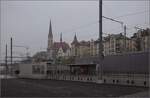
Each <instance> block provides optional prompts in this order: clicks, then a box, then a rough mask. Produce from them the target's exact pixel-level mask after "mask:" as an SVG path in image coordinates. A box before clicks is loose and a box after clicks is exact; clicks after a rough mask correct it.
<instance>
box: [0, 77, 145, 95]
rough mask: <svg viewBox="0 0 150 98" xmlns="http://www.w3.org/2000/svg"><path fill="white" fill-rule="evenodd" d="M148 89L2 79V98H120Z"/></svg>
mask: <svg viewBox="0 0 150 98" xmlns="http://www.w3.org/2000/svg"><path fill="white" fill-rule="evenodd" d="M144 91H148V88H144V87H133V86H121V85H108V84H96V83H86V82H73V81H58V80H35V79H7V80H6V79H1V97H119V96H125V95H130V94H135V93H138V92H144Z"/></svg>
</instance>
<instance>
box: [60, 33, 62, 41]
mask: <svg viewBox="0 0 150 98" xmlns="http://www.w3.org/2000/svg"><path fill="white" fill-rule="evenodd" d="M60 42H62V33H60Z"/></svg>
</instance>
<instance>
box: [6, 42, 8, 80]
mask: <svg viewBox="0 0 150 98" xmlns="http://www.w3.org/2000/svg"><path fill="white" fill-rule="evenodd" d="M5 64H6V78H7V72H8V66H7V44H6V54H5Z"/></svg>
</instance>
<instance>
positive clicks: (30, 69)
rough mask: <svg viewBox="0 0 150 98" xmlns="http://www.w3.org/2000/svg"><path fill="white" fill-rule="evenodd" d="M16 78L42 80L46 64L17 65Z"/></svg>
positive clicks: (45, 71)
mask: <svg viewBox="0 0 150 98" xmlns="http://www.w3.org/2000/svg"><path fill="white" fill-rule="evenodd" d="M18 76H19V77H20V78H34V79H44V78H46V76H47V64H46V62H41V63H28V64H19V75H18Z"/></svg>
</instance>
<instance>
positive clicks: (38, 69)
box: [32, 65, 44, 74]
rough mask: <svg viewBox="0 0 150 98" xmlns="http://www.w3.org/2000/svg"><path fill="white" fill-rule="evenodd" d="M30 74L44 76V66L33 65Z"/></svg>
mask: <svg viewBox="0 0 150 98" xmlns="http://www.w3.org/2000/svg"><path fill="white" fill-rule="evenodd" d="M32 73H33V74H44V66H43V65H33V66H32Z"/></svg>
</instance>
